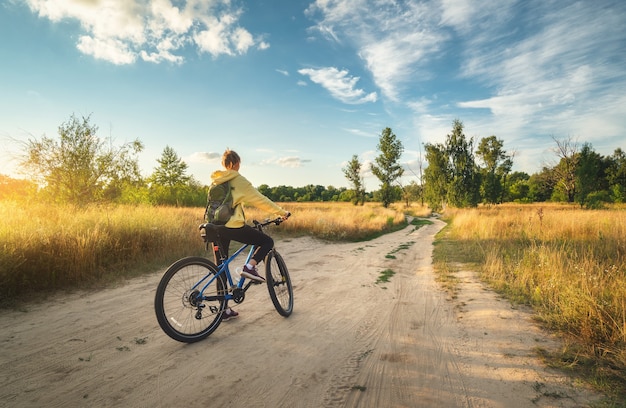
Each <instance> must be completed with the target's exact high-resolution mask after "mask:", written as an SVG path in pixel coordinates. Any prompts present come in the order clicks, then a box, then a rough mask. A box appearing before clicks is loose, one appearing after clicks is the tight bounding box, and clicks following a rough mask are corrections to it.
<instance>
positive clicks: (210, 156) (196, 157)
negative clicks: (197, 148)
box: [188, 152, 222, 163]
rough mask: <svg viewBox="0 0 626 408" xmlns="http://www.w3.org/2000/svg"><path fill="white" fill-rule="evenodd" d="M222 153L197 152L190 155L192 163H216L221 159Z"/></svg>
mask: <svg viewBox="0 0 626 408" xmlns="http://www.w3.org/2000/svg"><path fill="white" fill-rule="evenodd" d="M221 158H222V155H221V154H220V153H215V152H195V153H192V154H191V155H190V156H189V159H188V160H189V162H190V163H214V162H215V161H218V162H219V161H220V160H221Z"/></svg>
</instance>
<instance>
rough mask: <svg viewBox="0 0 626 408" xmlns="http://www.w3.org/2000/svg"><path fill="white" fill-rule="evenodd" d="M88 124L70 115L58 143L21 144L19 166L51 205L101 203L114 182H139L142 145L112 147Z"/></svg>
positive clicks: (85, 119) (35, 141)
mask: <svg viewBox="0 0 626 408" xmlns="http://www.w3.org/2000/svg"><path fill="white" fill-rule="evenodd" d="M89 121H90V117H89V116H88V117H82V118H81V119H80V120H79V119H78V118H77V117H76V116H74V115H72V116H71V117H70V119H69V121H68V122H65V123H63V124H62V125H61V126H59V140H58V141H57V140H55V139H52V138H49V137H46V136H44V137H42V138H41V140H38V139H36V138H31V139H29V140H28V141H27V142H25V146H24V148H25V154H24V157H23V158H22V160H21V163H20V166H21V167H22V168H23V169H24V170H25V171H26V173H28V174H29V175H30V176H31V178H32V180H34V181H35V182H36V183H37V184H39V185H40V186H41V187H42V188H43V190H42V191H43V193H45V194H48V195H49V198H50V200H52V201H57V202H69V203H73V204H77V205H84V204H87V203H90V202H94V201H98V200H101V199H103V198H104V197H105V193H106V191H107V189H108V188H109V187H111V186H112V185H113V184H115V183H116V182H120V181H121V180H138V179H141V176H140V174H139V166H138V164H137V154H138V153H139V152H140V151H141V150H143V145H142V143H141V142H140V141H139V140H135V141H133V142H130V143H126V144H123V145H122V146H120V147H115V146H113V144H112V141H111V140H110V139H109V140H103V139H100V138H99V137H98V136H97V135H96V133H97V131H98V128H97V127H96V126H95V125H91V124H90V123H89ZM107 142H108V143H107Z"/></svg>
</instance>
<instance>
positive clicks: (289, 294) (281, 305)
mask: <svg viewBox="0 0 626 408" xmlns="http://www.w3.org/2000/svg"><path fill="white" fill-rule="evenodd" d="M265 277H266V280H267V290H268V291H269V293H270V298H271V299H272V303H273V304H274V307H275V308H276V311H277V312H278V313H279V314H280V315H281V316H285V317H287V316H289V315H290V314H291V312H292V311H293V287H292V286H291V278H290V277H289V271H287V265H285V261H284V260H283V257H282V256H280V254H279V253H278V252H277V251H276V250H272V251H270V253H269V254H267V258H265Z"/></svg>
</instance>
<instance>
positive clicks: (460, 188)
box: [446, 119, 480, 208]
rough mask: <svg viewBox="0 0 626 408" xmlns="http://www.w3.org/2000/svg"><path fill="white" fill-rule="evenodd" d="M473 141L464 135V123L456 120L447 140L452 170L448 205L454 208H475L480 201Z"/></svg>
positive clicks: (447, 150)
mask: <svg viewBox="0 0 626 408" xmlns="http://www.w3.org/2000/svg"><path fill="white" fill-rule="evenodd" d="M473 145H474V140H473V139H471V138H470V139H469V140H468V139H467V138H466V136H465V134H464V133H463V123H462V122H461V121H460V120H458V119H455V120H454V123H453V126H452V132H451V133H450V134H448V135H447V138H446V153H447V156H448V161H449V166H450V167H449V168H450V183H449V185H448V197H447V198H448V203H449V204H450V205H452V206H454V207H459V208H463V207H475V206H476V205H478V202H479V201H480V177H479V175H478V171H477V168H476V164H475V161H474V153H473Z"/></svg>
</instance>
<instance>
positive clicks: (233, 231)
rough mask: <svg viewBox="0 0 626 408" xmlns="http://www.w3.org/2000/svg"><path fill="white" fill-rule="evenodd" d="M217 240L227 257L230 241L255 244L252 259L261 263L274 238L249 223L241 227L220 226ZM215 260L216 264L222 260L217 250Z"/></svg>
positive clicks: (272, 244) (271, 246) (270, 248)
mask: <svg viewBox="0 0 626 408" xmlns="http://www.w3.org/2000/svg"><path fill="white" fill-rule="evenodd" d="M219 240H220V242H219V243H218V246H219V247H220V248H221V250H222V252H223V255H224V256H226V257H227V258H228V248H229V246H230V241H237V242H241V243H242V244H251V245H255V246H256V247H257V249H256V251H254V255H252V259H254V260H255V261H256V263H257V264H259V263H261V261H262V260H264V259H265V256H266V255H267V254H268V253H269V252H270V251H271V250H272V248H274V240H273V239H272V237H270V236H269V235H267V234H264V233H262V232H261V231H259V230H258V229H256V228H253V227H251V226H250V225H244V226H243V227H241V228H226V227H223V228H220V229H219ZM215 262H216V263H217V264H218V265H219V264H220V263H221V262H222V261H221V259H220V254H219V251H216V252H215Z"/></svg>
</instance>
